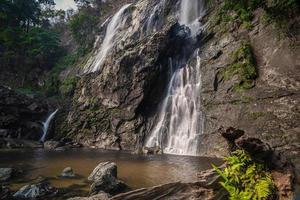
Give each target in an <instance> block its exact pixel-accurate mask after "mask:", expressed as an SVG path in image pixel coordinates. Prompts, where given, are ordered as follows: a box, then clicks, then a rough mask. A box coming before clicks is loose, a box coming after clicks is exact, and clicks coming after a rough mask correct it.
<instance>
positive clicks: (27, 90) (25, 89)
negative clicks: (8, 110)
mask: <svg viewBox="0 0 300 200" xmlns="http://www.w3.org/2000/svg"><path fill="white" fill-rule="evenodd" d="M15 91H16V92H17V93H20V94H25V95H35V96H43V92H42V91H40V90H38V89H36V88H31V87H22V88H16V90H15Z"/></svg>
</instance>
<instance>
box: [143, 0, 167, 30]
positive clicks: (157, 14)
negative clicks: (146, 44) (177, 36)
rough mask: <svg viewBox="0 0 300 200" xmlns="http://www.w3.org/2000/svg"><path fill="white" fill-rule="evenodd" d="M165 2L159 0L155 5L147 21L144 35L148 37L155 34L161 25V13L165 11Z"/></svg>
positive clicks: (164, 0)
mask: <svg viewBox="0 0 300 200" xmlns="http://www.w3.org/2000/svg"><path fill="white" fill-rule="evenodd" d="M165 4H166V0H161V1H160V2H159V3H158V4H156V5H155V6H154V8H153V10H152V12H151V14H150V17H149V18H148V20H147V27H146V33H147V35H149V34H150V33H152V32H156V31H157V30H158V29H159V28H160V27H161V26H162V25H163V17H164V15H163V13H164V9H165Z"/></svg>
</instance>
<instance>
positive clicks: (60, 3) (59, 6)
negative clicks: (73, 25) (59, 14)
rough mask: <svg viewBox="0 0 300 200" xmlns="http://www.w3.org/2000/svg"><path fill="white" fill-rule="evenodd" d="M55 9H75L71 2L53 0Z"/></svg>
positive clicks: (68, 0)
mask: <svg viewBox="0 0 300 200" xmlns="http://www.w3.org/2000/svg"><path fill="white" fill-rule="evenodd" d="M54 1H55V3H56V5H55V8H56V9H62V10H67V9H70V8H73V9H76V4H75V2H74V1H73V0H54Z"/></svg>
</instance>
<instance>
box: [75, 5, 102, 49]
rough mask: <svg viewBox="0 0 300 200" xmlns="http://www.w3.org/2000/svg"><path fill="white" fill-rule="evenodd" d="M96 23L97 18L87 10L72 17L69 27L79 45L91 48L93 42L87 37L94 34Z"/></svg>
mask: <svg viewBox="0 0 300 200" xmlns="http://www.w3.org/2000/svg"><path fill="white" fill-rule="evenodd" d="M96 23H97V17H95V16H93V15H91V14H90V13H88V12H87V11H86V10H81V11H79V13H77V14H76V15H74V16H73V17H72V19H71V21H70V23H69V27H70V30H71V33H72V35H73V37H74V39H75V40H76V42H77V43H78V44H79V45H81V46H83V47H85V48H89V47H91V45H92V41H91V40H88V37H87V36H88V35H89V34H91V33H92V32H93V30H94V27H95V26H96Z"/></svg>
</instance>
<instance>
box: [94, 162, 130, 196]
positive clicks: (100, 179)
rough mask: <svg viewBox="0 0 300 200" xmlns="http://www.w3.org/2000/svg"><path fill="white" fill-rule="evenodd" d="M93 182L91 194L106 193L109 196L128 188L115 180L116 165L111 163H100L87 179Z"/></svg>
mask: <svg viewBox="0 0 300 200" xmlns="http://www.w3.org/2000/svg"><path fill="white" fill-rule="evenodd" d="M88 180H89V181H93V184H92V185H91V194H97V193H99V192H106V193H109V194H118V193H120V192H123V191H124V190H126V189H127V188H128V187H127V185H126V184H125V183H124V182H123V181H120V180H118V178H117V165H116V164H115V163H113V162H103V163H100V164H99V165H98V166H97V167H96V168H95V169H94V170H93V172H92V173H91V174H90V176H89V177H88Z"/></svg>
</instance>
